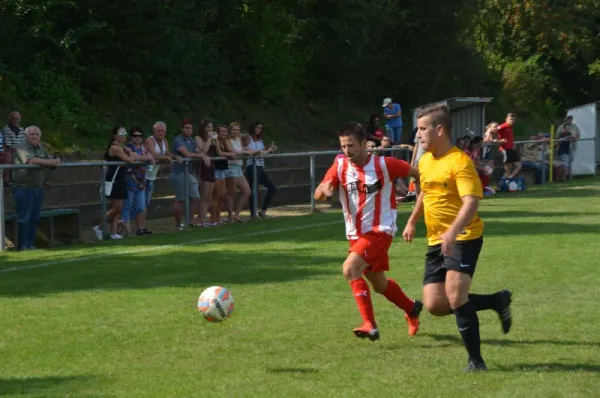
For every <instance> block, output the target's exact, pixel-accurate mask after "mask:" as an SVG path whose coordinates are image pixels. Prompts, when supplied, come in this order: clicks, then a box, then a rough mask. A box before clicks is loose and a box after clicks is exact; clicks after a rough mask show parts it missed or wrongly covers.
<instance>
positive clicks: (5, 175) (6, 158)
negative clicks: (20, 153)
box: [0, 131, 12, 186]
mask: <svg viewBox="0 0 600 398" xmlns="http://www.w3.org/2000/svg"><path fill="white" fill-rule="evenodd" d="M4 148H5V146H4V134H3V133H2V131H0V164H10V163H12V156H11V155H10V153H9V152H8V147H6V149H7V151H6V152H5V151H4ZM0 174H2V175H1V176H0V178H2V179H3V180H4V186H9V185H10V170H2V171H1V172H0Z"/></svg>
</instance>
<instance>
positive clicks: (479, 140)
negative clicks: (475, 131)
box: [471, 135, 483, 144]
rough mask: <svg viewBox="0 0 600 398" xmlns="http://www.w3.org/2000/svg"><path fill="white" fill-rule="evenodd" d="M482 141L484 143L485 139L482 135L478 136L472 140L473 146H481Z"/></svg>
mask: <svg viewBox="0 0 600 398" xmlns="http://www.w3.org/2000/svg"><path fill="white" fill-rule="evenodd" d="M482 141H483V138H482V137H481V136H480V135H477V136H475V137H473V139H472V140H471V144H479V143H480V142H482Z"/></svg>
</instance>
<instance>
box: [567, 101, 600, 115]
mask: <svg viewBox="0 0 600 398" xmlns="http://www.w3.org/2000/svg"><path fill="white" fill-rule="evenodd" d="M598 103H600V101H594V102H588V103H587V104H581V105H577V106H574V107H572V108H568V109H567V110H566V111H567V112H569V111H572V110H573V109H577V108H581V107H583V106H588V105H596V104H598Z"/></svg>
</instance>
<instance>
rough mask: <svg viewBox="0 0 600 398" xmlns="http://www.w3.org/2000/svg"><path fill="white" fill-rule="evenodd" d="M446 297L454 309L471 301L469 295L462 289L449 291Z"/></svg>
mask: <svg viewBox="0 0 600 398" xmlns="http://www.w3.org/2000/svg"><path fill="white" fill-rule="evenodd" d="M446 297H448V304H449V305H450V308H452V309H454V308H458V307H460V306H462V305H463V304H464V303H466V302H467V301H468V300H469V293H468V292H463V291H462V289H460V288H458V287H457V288H455V289H447V290H446Z"/></svg>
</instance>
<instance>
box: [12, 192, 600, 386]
mask: <svg viewBox="0 0 600 398" xmlns="http://www.w3.org/2000/svg"><path fill="white" fill-rule="evenodd" d="M409 211H410V208H409V207H407V206H404V207H401V209H400V215H399V225H400V226H403V225H404V222H405V221H406V218H407V217H408V212H409ZM481 216H482V217H483V219H484V221H485V223H486V228H485V236H484V239H485V244H484V248H483V252H482V255H481V257H480V261H479V265H478V268H477V272H476V277H475V281H474V286H473V291H474V292H491V291H496V290H499V289H501V288H505V287H506V288H510V289H511V290H512V291H513V294H514V297H513V299H514V301H513V314H514V324H513V330H512V331H511V333H510V334H508V335H503V334H502V333H501V330H500V324H499V322H498V319H497V316H496V314H495V313H493V312H480V313H479V317H480V323H481V334H482V340H483V344H482V351H483V355H484V358H485V359H486V361H487V364H488V367H489V368H490V371H489V372H487V373H485V374H463V373H462V368H463V367H464V366H465V365H466V353H465V351H464V349H463V347H462V342H461V340H460V336H459V334H458V331H457V330H456V325H455V322H454V318H453V317H444V318H434V317H432V316H430V315H427V314H424V315H423V318H422V325H421V330H420V332H419V334H418V335H417V336H414V337H409V336H407V327H406V324H405V321H404V319H403V317H402V314H401V312H400V311H399V310H398V309H396V308H395V307H394V306H393V305H392V304H391V303H389V302H387V301H386V300H385V299H384V298H383V297H381V296H377V295H374V305H375V314H376V317H377V320H378V323H379V327H380V331H381V335H382V339H381V340H380V341H378V342H375V343H371V342H369V341H365V340H358V339H356V338H355V337H354V336H353V335H352V333H351V331H352V328H353V327H355V326H356V325H358V324H359V323H360V317H359V315H358V312H357V310H356V307H355V304H354V300H353V298H352V294H351V291H350V288H349V286H348V284H347V283H346V282H345V281H344V279H343V277H342V275H341V263H342V261H343V259H344V257H345V253H346V250H347V242H346V241H345V239H344V232H343V224H342V222H341V215H340V214H339V213H338V212H331V213H325V214H316V215H312V216H306V217H282V218H277V219H270V220H266V221H263V222H260V223H258V222H257V223H251V224H247V225H236V226H227V227H222V228H219V229H209V230H194V231H190V232H183V233H173V234H170V235H161V236H150V237H144V238H137V239H129V240H124V241H119V242H110V243H106V244H99V245H94V246H90V245H87V246H86V245H82V246H74V247H68V248H61V249H56V250H48V251H38V252H25V253H9V254H0V324H1V325H2V332H1V334H0V359H1V360H0V396H3V397H24V396H36V397H44V396H53V397H54V396H72V397H82V396H83V397H207V396H226V397H254V396H255V397H269V396H273V397H282V396H294V397H295V396H307V397H352V396H356V397H364V396H383V397H400V396H402V397H421V396H422V397H438V396H446V397H454V396H456V397H464V396H479V397H488V396H489V397H511V398H513V397H584V396H590V397H591V396H597V395H598V394H600V316H599V313H598V310H597V303H596V300H597V298H598V292H599V285H600V272H599V269H598V265H599V264H600V263H599V261H600V260H598V258H599V253H600V247H599V246H598V231H600V181H599V180H584V181H574V182H572V183H568V184H561V185H552V184H550V185H547V186H544V187H543V188H539V189H536V190H531V191H528V192H525V193H521V194H505V195H498V196H497V197H496V198H493V199H486V200H484V201H483V202H482V206H481ZM419 232H420V239H418V240H417V241H416V242H414V243H413V244H410V245H409V244H405V243H403V242H401V240H400V239H398V238H397V239H396V240H395V243H394V245H393V246H392V251H391V258H392V264H391V267H392V270H391V272H390V276H392V277H393V278H395V279H397V280H398V282H399V283H400V284H401V285H402V287H403V288H404V290H405V291H406V292H407V293H408V294H409V295H410V296H412V297H420V289H421V278H422V272H423V261H424V260H423V259H424V253H425V250H426V243H425V240H424V239H422V238H423V236H424V227H423V226H421V227H420V231H419ZM256 233H258V234H256ZM2 271H3V272H2ZM211 285H223V286H226V287H227V288H229V289H230V290H231V292H232V294H233V296H234V298H235V301H236V309H235V312H234V314H233V316H232V318H231V319H229V320H227V321H226V322H223V323H221V324H210V323H208V322H205V321H204V320H203V319H202V317H201V316H200V315H199V314H198V312H197V311H196V309H195V306H196V300H197V297H198V295H199V294H200V292H201V291H202V290H203V289H205V288H206V287H208V286H211Z"/></svg>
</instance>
